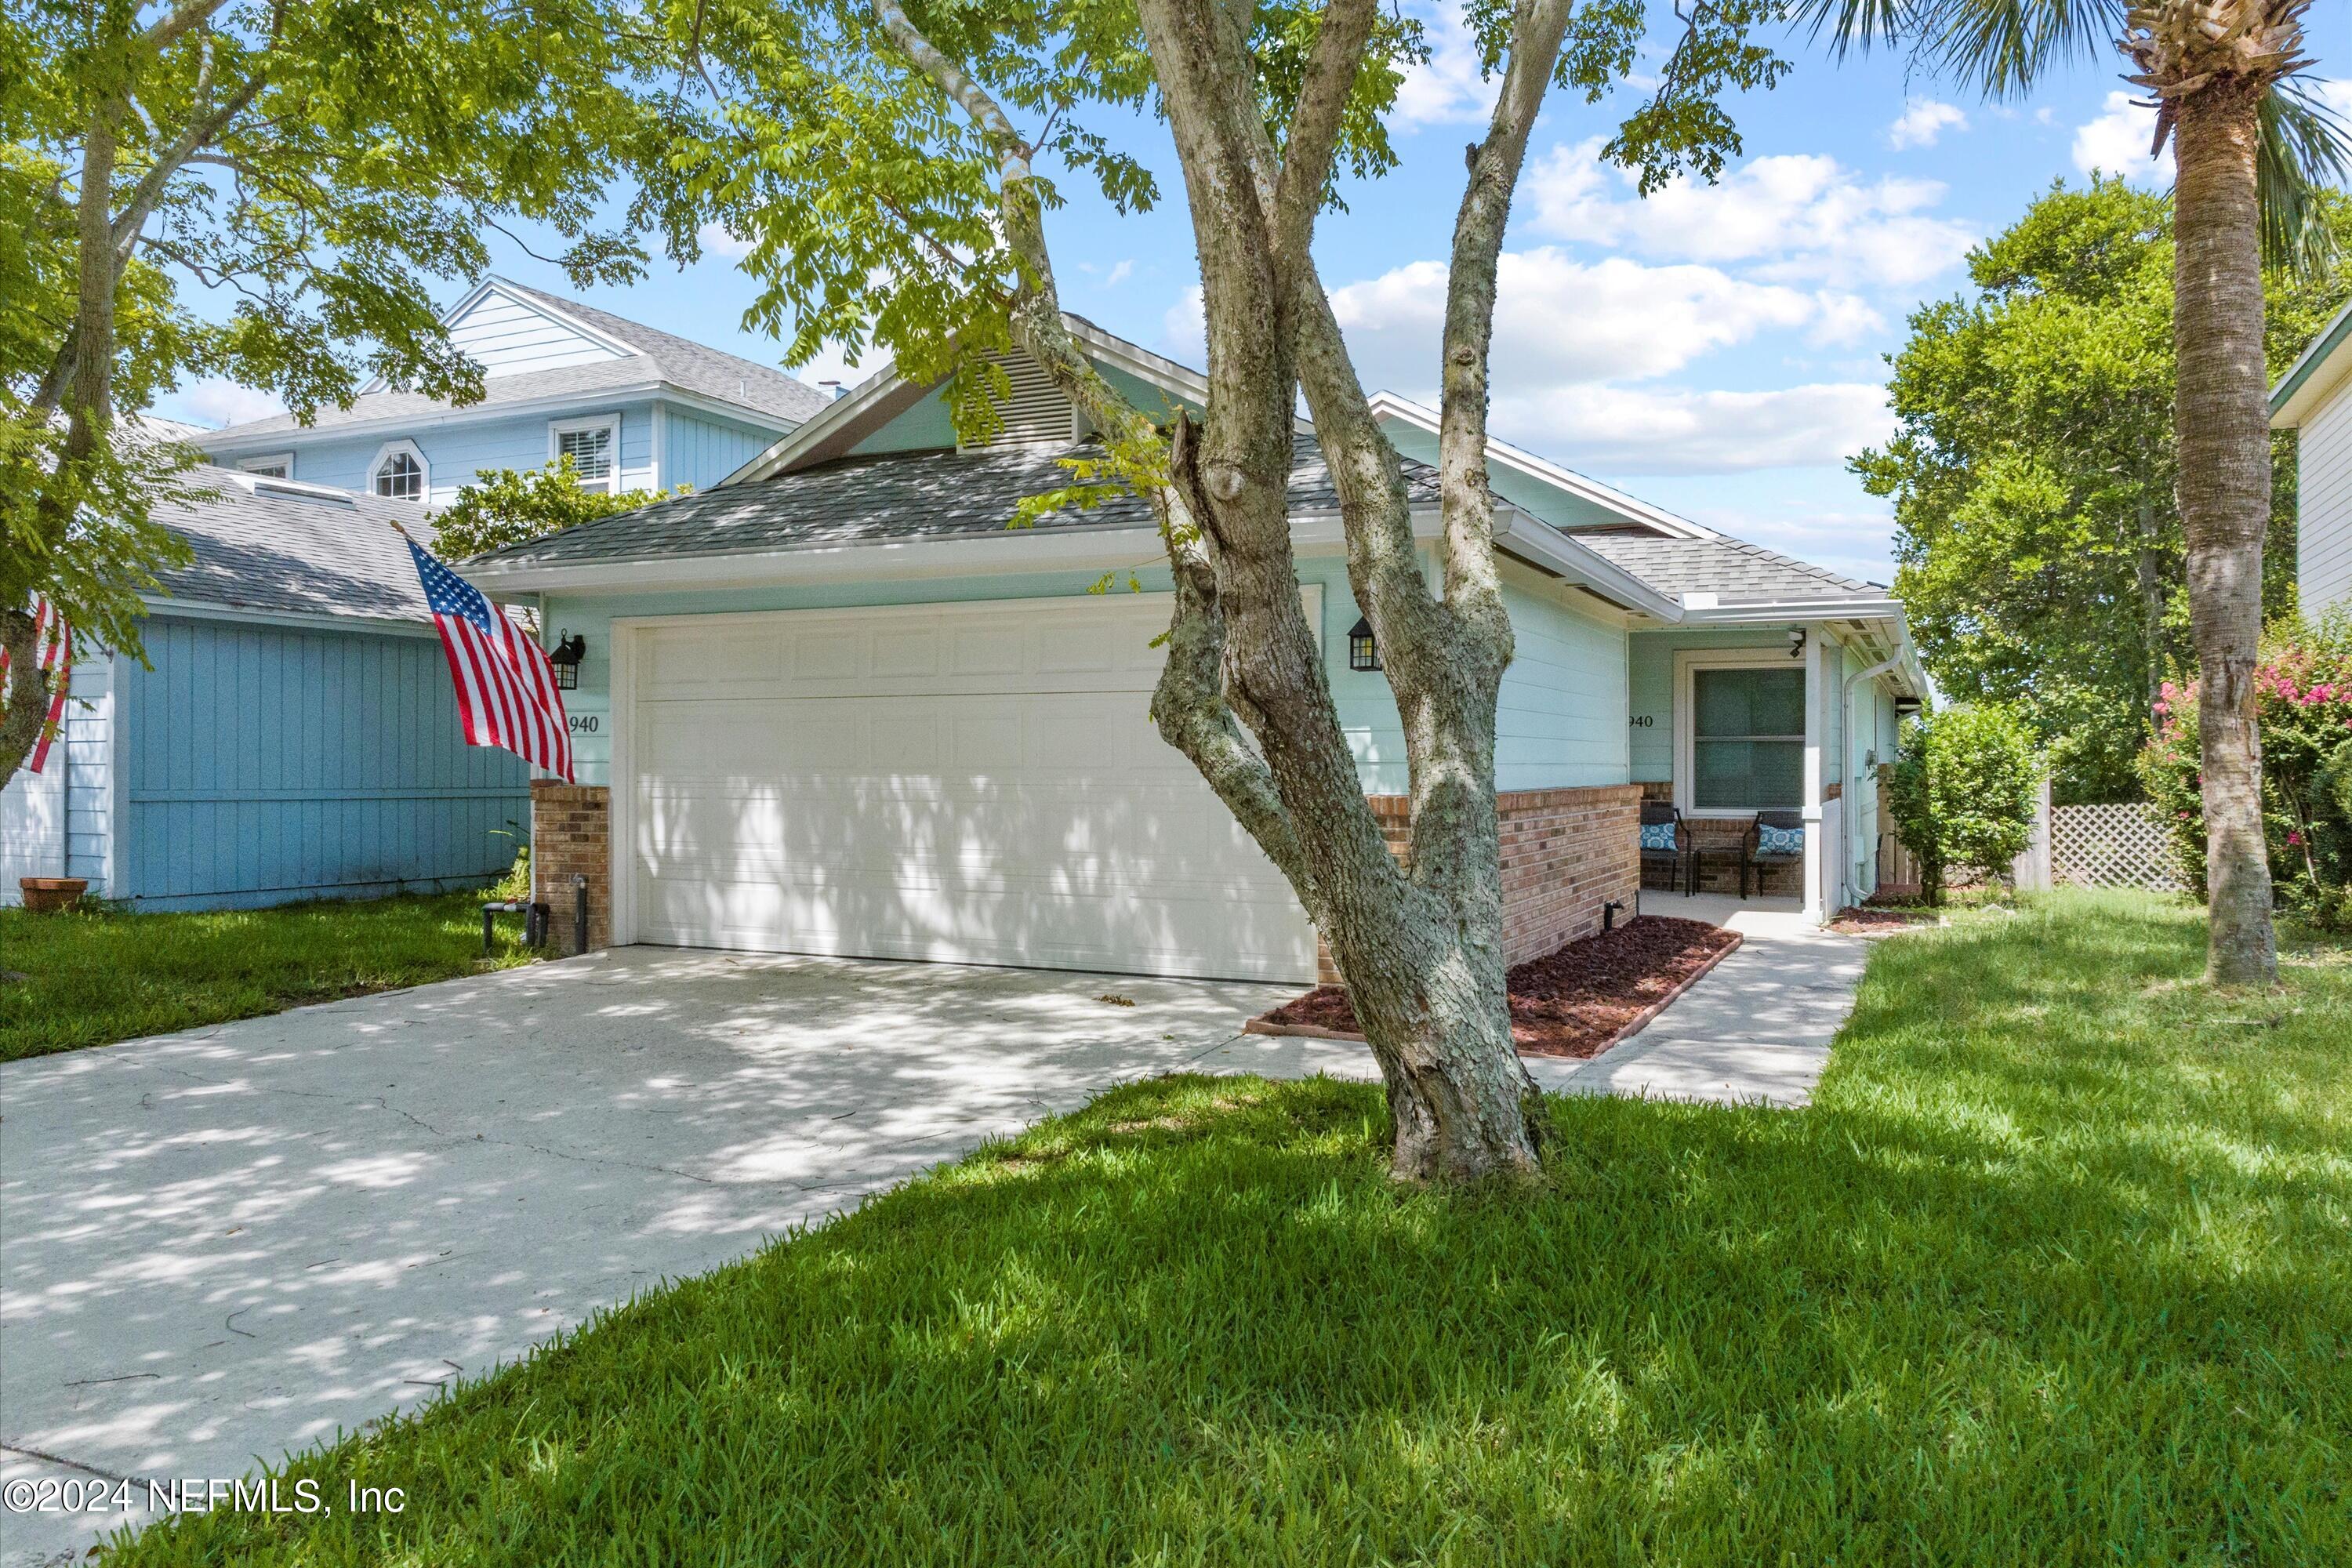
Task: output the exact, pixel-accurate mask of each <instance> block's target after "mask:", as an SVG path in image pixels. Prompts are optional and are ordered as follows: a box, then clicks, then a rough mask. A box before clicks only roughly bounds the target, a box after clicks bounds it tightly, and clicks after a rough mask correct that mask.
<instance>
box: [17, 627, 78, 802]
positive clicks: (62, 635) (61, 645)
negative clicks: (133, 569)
mask: <svg viewBox="0 0 2352 1568" xmlns="http://www.w3.org/2000/svg"><path fill="white" fill-rule="evenodd" d="M33 644H34V646H35V647H38V648H39V649H40V650H41V673H43V674H44V675H47V677H48V678H49V713H48V717H47V720H46V721H43V723H42V725H41V736H40V739H38V740H37V741H35V742H33V756H32V760H31V761H30V762H28V763H26V764H25V765H26V767H28V768H30V769H32V770H33V772H35V773H39V772H40V771H41V765H42V764H43V763H47V761H48V760H49V742H51V741H53V740H55V739H57V735H58V731H59V730H61V729H63V728H64V727H65V721H66V677H67V675H68V674H69V673H71V671H72V669H73V628H72V627H71V626H68V625H66V618H65V617H64V616H61V615H59V614H58V612H57V610H56V608H55V607H54V606H53V605H50V603H49V602H48V601H47V599H36V600H35V601H33ZM6 679H8V650H7V649H6V648H5V647H0V681H5V680H6Z"/></svg>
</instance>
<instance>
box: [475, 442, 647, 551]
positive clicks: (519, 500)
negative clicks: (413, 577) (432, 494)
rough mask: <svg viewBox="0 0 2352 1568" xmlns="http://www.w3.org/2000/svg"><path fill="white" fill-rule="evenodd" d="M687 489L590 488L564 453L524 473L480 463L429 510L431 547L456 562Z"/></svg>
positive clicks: (623, 510) (569, 457) (634, 507)
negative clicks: (466, 481) (452, 496)
mask: <svg viewBox="0 0 2352 1568" xmlns="http://www.w3.org/2000/svg"><path fill="white" fill-rule="evenodd" d="M687 488H688V487H686V486H684V485H680V486H678V487H677V489H674V490H619V491H612V490H601V489H597V490H592V489H588V488H587V487H586V486H584V485H583V484H582V483H581V482H580V475H579V471H578V470H577V469H576V468H574V467H573V466H572V455H571V454H570V453H568V452H567V453H565V454H563V455H562V456H561V457H559V458H556V459H555V461H553V462H551V463H550V464H548V465H547V467H545V468H533V469H531V470H530V472H528V473H517V472H516V471H515V470H514V469H512V468H498V469H490V468H484V469H482V470H481V471H480V472H479V473H478V474H476V475H475V476H474V482H473V483H472V484H470V485H466V486H464V487H462V488H460V489H459V490H458V491H457V499H456V500H453V501H451V502H450V503H449V504H448V505H447V506H446V507H443V508H442V509H441V510H438V511H436V512H435V513H434V514H433V552H434V553H435V554H436V555H438V556H440V557H441V558H442V559H444V560H446V561H461V560H464V559H465V558H466V557H467V556H469V555H479V554H481V553H483V552H485V551H490V550H497V549H499V548H501V547H502V546H505V545H509V544H520V543H522V542H524V541H525V540H530V539H538V538H541V537H542V536H544V535H547V534H550V533H560V532H562V531H563V530H565V529H567V528H572V527H575V526H577V525H578V524H580V523H583V522H593V521H596V520H597V519H598V518H600V517H612V516H614V514H616V513H619V512H625V511H635V510H636V509H637V508H639V507H641V506H646V505H649V504H651V503H652V502H654V501H657V500H665V499H667V497H669V496H674V495H684V494H685V493H686V492H687Z"/></svg>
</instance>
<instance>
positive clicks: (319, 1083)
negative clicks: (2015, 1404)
mask: <svg viewBox="0 0 2352 1568" xmlns="http://www.w3.org/2000/svg"><path fill="white" fill-rule="evenodd" d="M1723 902H1724V903H1725V906H1726V907H1725V908H1724V909H1723V910H1713V909H1702V908H1700V907H1698V906H1697V905H1696V901H1694V902H1693V903H1692V904H1691V905H1690V907H1689V912H1691V913H1692V914H1695V915H1697V916H1699V917H1700V918H1713V919H1716V920H1717V921H1719V922H1721V923H1726V924H1730V925H1733V926H1736V927H1738V928H1739V929H1741V930H1743V931H1746V932H1747V934H1748V945H1747V946H1745V947H1743V948H1742V949H1741V951H1740V952H1738V953H1735V954H1734V955H1733V956H1732V957H1731V958H1730V959H1729V960H1727V961H1726V962H1725V963H1722V964H1720V965H1718V966H1717V968H1716V969H1715V970H1714V971H1713V972H1712V973H1709V974H1708V975H1707V976H1706V978H1705V979H1703V980H1701V981H1700V982H1699V984H1697V985H1696V986H1694V987H1693V988H1692V989H1691V991H1690V992H1689V993H1687V994H1685V996H1684V997H1683V998H1682V999H1680V1000H1679V1001H1677V1002H1675V1004H1674V1005H1672V1006H1670V1007H1668V1008H1667V1009H1666V1010H1665V1011H1664V1013H1663V1014H1661V1015H1660V1016H1659V1018H1658V1020H1657V1022H1655V1023H1654V1024H1653V1025H1652V1026H1650V1027H1649V1028H1648V1029H1646V1030H1644V1031H1643V1033H1642V1034H1640V1035H1637V1036H1635V1037H1633V1038H1632V1039H1629V1040H1627V1041H1625V1042H1624V1043H1623V1044H1622V1045H1620V1046H1618V1047H1616V1048H1614V1049H1613V1050H1611V1051H1610V1052H1608V1053H1606V1054H1605V1055H1603V1056H1601V1057H1599V1058H1595V1059H1593V1060H1591V1061H1589V1062H1588V1061H1561V1060H1556V1059H1555V1060H1545V1059H1540V1058H1528V1068H1529V1070H1530V1072H1531V1073H1533V1075H1534V1076H1535V1078H1536V1079H1537V1080H1538V1082H1539V1083H1540V1084H1542V1086H1543V1087H1544V1088H1545V1089H1549V1090H1551V1091H1554V1092H1560V1093H1602V1094H1630V1095H1658V1096H1666V1097H1671V1098H1683V1099H1700V1100H1724V1101H1731V1102H1758V1101H1761V1102H1766V1103H1774V1104H1780V1105H1791V1106H1793V1105H1802V1104H1803V1103H1804V1102H1805V1100H1806V1099H1807V1098H1808V1097H1809V1095H1810V1093H1811V1088H1812V1084H1813V1081H1814V1079H1817V1078H1818V1077H1819V1076H1820V1073H1821V1070H1822V1064H1823V1063H1824V1062H1825V1061H1826V1060H1827V1058H1828V1056H1829V1042H1830V1038H1831V1037H1832V1035H1833V1034H1834V1033H1835V1032H1836V1030H1837V1027H1838V1025H1839V1024H1840V1022H1842V1021H1843V1017H1844V1016H1845V1013H1846V1010H1847V1008H1848V1007H1849V1006H1850V1005H1852V1000H1853V986H1854V984H1855V981H1856V980H1857V979H1858V977H1859V975H1860V973H1861V968H1862V954H1863V948H1864V944H1863V943H1862V942H1857V941H1854V940H1853V939H1850V938H1835V937H1828V936H1825V935H1823V934H1822V933H1821V932H1818V931H1813V930H1811V928H1810V927H1806V926H1804V925H1802V923H1801V921H1797V920H1796V918H1795V916H1794V915H1793V914H1792V913H1789V912H1785V911H1774V910H1756V909H1752V908H1741V907H1738V906H1732V905H1730V903H1729V901H1728V900H1724V901H1723ZM1654 912H1659V913H1682V912H1684V909H1683V908H1682V907H1670V908H1666V909H1662V910H1656V911H1654ZM1294 994H1297V986H1295V985H1252V984H1219V983H1214V982H1205V981H1182V980H1144V979H1138V978H1135V977H1133V976H1123V975H1122V976H1114V975H1087V974H1070V973H1054V972H1048V971H1040V970H1020V969H982V968H968V967H963V966H960V965H952V964H924V963H868V962H858V961H848V960H832V959H816V958H784V957H764V956H758V957H755V956H751V955H730V954H725V953H715V952H674V951H664V950H662V949H657V948H625V949H621V950H617V951H614V952H602V953H594V954H591V955H590V956H588V957H585V958H576V959H566V960H563V961H562V962H560V963H544V964H539V965H535V966H533V967H530V968H528V969H514V970H508V971H505V972H504V973H499V974H497V975H493V976H489V977H487V978H484V979H479V980H457V981H449V982H446V983H444V984H438V985H425V986H420V987H418V988H416V989H415V990H411V991H402V992H394V993H390V994H385V995H381V996H368V997H362V998H359V999H356V1000H353V1001H350V1002H338V1003H333V1004H330V1005H326V1006H320V1007H309V1008H303V1009H300V1010H299V1011H296V1012H291V1013H281V1014H278V1016H274V1017H268V1018H252V1019H247V1020H246V1021H244V1022H242V1023H237V1024H227V1025H223V1026H219V1027H216V1028H211V1029H197V1030H190V1031H188V1032H186V1033H184V1034H179V1035H168V1036H163V1037H158V1038H155V1039H149V1040H135V1041H130V1042H127V1043H125V1044H122V1045H120V1046H110V1047H104V1048H102V1049H98V1050H87V1051H72V1052H68V1053H65V1054H64V1055H61V1056H56V1057H47V1058H40V1059H37V1060H34V1061H29V1062H16V1063H10V1064H6V1065H5V1066H0V1488H5V1485H6V1483H8V1482H13V1481H17V1480H34V1481H56V1482H58V1483H61V1484H62V1483H67V1482H76V1483H81V1484H88V1483H90V1482H93V1481H104V1480H109V1479H126V1478H127V1479H131V1481H133V1482H134V1483H135V1484H134V1486H133V1487H132V1491H133V1493H134V1495H136V1496H138V1497H140V1498H143V1497H144V1496H145V1495H146V1494H145V1491H144V1484H145V1482H146V1481H147V1480H148V1479H151V1478H156V1479H161V1478H177V1479H181V1480H183V1481H188V1482H194V1481H199V1480H202V1479H221V1480H224V1481H226V1480H228V1479H232V1478H236V1477H238V1476H241V1475H244V1474H245V1473H247V1471H248V1470H250V1469H251V1468H253V1467H254V1465H255V1464H256V1462H257V1461H274V1460H276V1459H277V1458H279V1457H280V1456H281V1455H283V1454H285V1453H286V1452H287V1451H289V1450H290V1449H299V1448H303V1447H310V1446H311V1445H313V1444H317V1443H320V1442H321V1441H327V1440H331V1439H332V1438H333V1437H334V1436H336V1434H337V1433H338V1432H339V1431H347V1430H350V1429H352V1428H354V1427H358V1426H362V1425H365V1424H366V1423H368V1422H370V1421H372V1420H374V1419H377V1418H379V1417H381V1416H383V1415H385V1414H386V1413H387V1412H391V1411H394V1410H397V1409H401V1408H404V1407H409V1406H414V1405H417V1404H419V1403H421V1402H422V1401H424V1400H425V1399H428V1398H430V1397H432V1396H433V1394H436V1392H437V1391H438V1390H439V1389H440V1388H441V1387H443V1386H444V1385H445V1384H448V1383H449V1382H450V1381H451V1380H452V1379H454V1378H456V1377H457V1376H458V1375H459V1374H460V1373H465V1374H469V1375H476V1374H479V1373H485V1372H488V1370H490V1369H491V1368H492V1367H494V1366H496V1365H497V1364H499V1363H500V1362H505V1361H512V1360H514V1359H516V1358H517V1357H520V1355H521V1354H523V1352H526V1351H527V1350H529V1349H530V1346H531V1345H533V1344H535V1343H537V1342H540V1341H541V1340H543V1339H545V1338H546V1337H547V1336H548V1335H549V1334H551V1333H552V1332H554V1331H557V1330H559V1329H568V1328H571V1327H572V1326H574V1325H576V1324H578V1323H581V1322H583V1321H585V1320H586V1319H587V1318H588V1317H589V1316H590V1315H591V1314H592V1313H593V1312H594V1311H595V1310H597V1309H598V1308H600V1307H606V1306H611V1305H613V1304H615V1303H617V1302H621V1301H625V1300H627V1299H628V1298H629V1297H631V1296H632V1295H634V1294H635V1293H636V1292H638V1291H640V1290H644V1289H650V1288H652V1287H654V1286H656V1285H657V1284H659V1283H660V1282H661V1281H662V1280H663V1279H677V1278H679V1277H682V1276H686V1275H691V1274H699V1273H704V1272H707V1271H709V1269H711V1268H716V1267H718V1266H719V1265H720V1264H722V1263H725V1262H727V1261H729V1260H730V1259H732V1258H740V1257H741V1256H743V1255H744V1254H745V1253H748V1252H751V1251H752V1250H754V1249H756V1248H757V1247H759V1246H760V1245H761V1242H762V1241H764V1240H766V1239H767V1238H768V1237H772V1236H774V1235H775V1234H777V1233H778V1232H781V1231H783V1230H785V1229H787V1228H789V1227H791V1226H795V1225H805V1224H810V1223H814V1222H815V1221H819V1220H822V1219H824V1218H825V1217H826V1216H828V1215H833V1214H836V1213H839V1212H841V1211H843V1210H845V1209H848V1208H851V1207H854V1206H855V1205H856V1204H857V1203H858V1201H859V1200H860V1199H862V1198H863V1197H865V1196H866V1194H871V1193H875V1192H878V1191H880V1190H882V1189H883V1188H886V1187H888V1186H891V1185H894V1184H897V1183H898V1182H900V1181H902V1180H904V1179H906V1178H907V1177H908V1176H910V1175H913V1174H915V1173H917V1172H919V1171H921V1170H923V1169H925V1168H927V1167H929V1166H930V1165H933V1164H936V1163H940V1161H943V1160H949V1159H952V1158H954V1157H956V1156H957V1155H960V1154H961V1153H963V1152H966V1151H968V1150H970V1149H971V1148H972V1147H973V1146H974V1145H975V1144H977V1143H979V1142H982V1140H983V1139H985V1138H988V1137H991V1136H993V1135H997V1134H1003V1133H1010V1132H1013V1131H1018V1130H1019V1129H1021V1128H1023V1127H1025V1126H1027V1125H1028V1124H1029V1123H1031V1122H1033V1121H1036V1120H1037V1119H1038V1118H1040V1117H1042V1116H1045V1115H1049V1114H1052V1113H1054V1112H1056V1111H1062V1110H1074V1109H1076V1107H1078V1106H1079V1105H1082V1104H1084V1103H1085V1102H1086V1101H1087V1100H1090V1099H1092V1098H1093V1097H1094V1096H1095V1095H1097V1093H1099V1092H1101V1091H1102V1090H1103V1089H1107V1088H1109V1087H1110V1086H1112V1085H1114V1084H1117V1083H1120V1082H1125V1081H1129V1080H1132V1079H1139V1078H1144V1077H1149V1076H1150V1075H1152V1074H1155V1073H1161V1072H1169V1071H1174V1070H1178V1069H1186V1070H1193V1071H1202V1072H1256V1073H1263V1074H1265V1075H1266V1076H1268V1077H1271V1078H1296V1077H1304V1076H1307V1075H1310V1074H1314V1073H1318V1072H1321V1073H1328V1074H1330V1075H1332V1076H1333V1077H1338V1078H1350V1079H1370V1080H1376V1079H1378V1077H1379V1070H1378V1068H1376V1067H1375V1066H1374V1064H1373V1062H1372V1059H1371V1056H1370V1052H1368V1051H1366V1050H1365V1049H1363V1047H1360V1046H1352V1045H1347V1044H1343V1043H1337V1042H1331V1041H1320V1040H1299V1039H1269V1038H1267V1037H1263V1036H1255V1035H1244V1034H1242V1033H1241V1032H1240V1031H1241V1025H1242V1022H1243V1020H1244V1019H1245V1018H1248V1017H1249V1016H1252V1015H1254V1014H1256V1013H1260V1012H1263V1011H1265V1009H1266V1008H1268V1007H1270V1006H1272V1005H1275V1004H1276V1002H1278V1001H1281V1000H1284V999H1286V998H1287V997H1289V996H1291V995H1294ZM1106 995H1113V996H1121V997H1125V998H1128V999H1129V1000H1130V1001H1132V1002H1133V1003H1134V1004H1135V1005H1133V1006H1131V1007H1130V1006H1121V1005H1118V1004H1116V1003H1112V1002H1107V1001H1104V1000H1102V998H1103V997H1104V996H1106ZM146 1517H148V1515H147V1514H146V1513H145V1511H144V1510H132V1511H131V1513H129V1514H122V1513H111V1514H103V1515H98V1516H92V1517H86V1518H68V1517H64V1516H61V1515H59V1514H57V1513H34V1514H26V1513H22V1512H12V1511H8V1510H5V1508H0V1568H22V1565H25V1564H30V1563H47V1562H51V1561H60V1562H61V1561H64V1560H65V1559H67V1558H68V1557H70V1556H72V1555H75V1554H78V1553H79V1552H81V1551H83V1550H85V1549H87V1547H88V1546H89V1542H91V1540H92V1539H93V1538H94V1537H95V1536H97V1535H98V1534H99V1533H100V1532H101V1531H104V1530H106V1529H110V1528H113V1527H115V1526H117V1525H120V1524H122V1523H124V1522H131V1521H139V1520H142V1519H144V1518H146Z"/></svg>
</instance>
